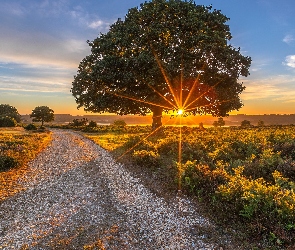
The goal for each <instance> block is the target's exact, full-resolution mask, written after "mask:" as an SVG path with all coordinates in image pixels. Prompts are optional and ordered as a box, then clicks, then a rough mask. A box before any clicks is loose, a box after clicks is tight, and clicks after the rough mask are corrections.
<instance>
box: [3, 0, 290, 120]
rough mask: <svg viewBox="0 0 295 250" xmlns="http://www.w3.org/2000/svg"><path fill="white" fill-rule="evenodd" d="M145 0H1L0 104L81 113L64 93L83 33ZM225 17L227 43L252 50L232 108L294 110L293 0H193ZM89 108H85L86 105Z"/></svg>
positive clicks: (85, 50)
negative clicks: (228, 34)
mask: <svg viewBox="0 0 295 250" xmlns="http://www.w3.org/2000/svg"><path fill="white" fill-rule="evenodd" d="M142 2H144V0H124V1H122V0H107V1H106V0H83V1H81V0H79V1H78V0H26V1H23V0H0V104H9V105H11V106H14V107H16V108H17V110H18V111H19V113H20V114H30V113H31V112H32V110H33V109H34V108H35V107H37V106H48V107H50V108H51V109H53V110H54V112H55V114H72V115H83V114H85V113H84V111H83V109H80V110H77V105H76V103H75V100H74V97H73V96H72V95H71V93H70V89H71V87H72V81H73V79H74V75H76V73H77V69H78V65H79V62H80V61H81V60H82V59H83V58H84V57H86V56H87V55H89V54H90V47H89V46H88V44H87V42H86V41H87V40H90V41H92V40H94V39H95V38H96V37H98V36H99V34H100V33H106V32H107V31H108V29H109V26H110V25H111V24H112V23H114V22H115V21H116V20H117V19H118V18H122V19H124V16H125V15H126V13H127V12H128V9H130V8H133V7H136V6H139V5H140V3H142ZM195 2H196V4H200V5H206V6H207V5H212V7H213V8H214V9H218V10H221V12H222V13H223V14H224V15H226V16H227V17H229V18H230V20H229V21H228V22H227V24H228V25H229V27H230V30H231V34H232V36H233V38H232V39H231V40H230V41H229V44H231V45H233V46H234V47H236V48H238V47H240V48H241V53H242V54H243V55H244V56H250V57H251V58H252V65H251V67H250V76H248V77H247V78H241V79H240V81H242V82H243V83H244V85H245V86H246V90H245V91H244V92H243V93H242V94H241V99H242V102H243V103H244V106H243V107H242V108H241V109H240V110H239V111H234V112H232V113H231V114H294V113H295V25H294V24H295V1H294V0H280V1H278V0H247V1H244V0H196V1H195ZM88 114H89V113H88Z"/></svg>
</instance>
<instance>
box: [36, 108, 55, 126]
mask: <svg viewBox="0 0 295 250" xmlns="http://www.w3.org/2000/svg"><path fill="white" fill-rule="evenodd" d="M30 117H33V122H41V126H42V127H43V124H44V122H51V121H53V120H54V111H53V110H52V109H50V108H49V107H47V106H38V107H36V108H35V109H34V110H32V114H30Z"/></svg>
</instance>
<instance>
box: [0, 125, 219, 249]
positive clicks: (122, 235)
mask: <svg viewBox="0 0 295 250" xmlns="http://www.w3.org/2000/svg"><path fill="white" fill-rule="evenodd" d="M29 168H30V169H29V171H28V174H27V175H26V176H25V178H23V179H22V181H21V184H22V185H23V186H24V187H25V190H24V191H22V192H20V193H18V194H16V195H15V196H12V197H10V198H8V199H6V200H4V201H2V202H1V203H0V249H9V250H11V249H104V248H105V249H219V248H217V246H216V245H214V244H211V243H208V242H207V243H206V242H205V240H204V239H205V236H204V235H202V228H204V230H205V229H206V228H208V227H213V226H212V225H211V224H210V222H209V221H208V220H207V219H205V218H203V217H202V216H200V215H199V214H198V211H196V208H195V207H194V206H193V205H192V204H191V203H190V201H189V199H187V198H186V197H183V196H181V195H179V196H177V197H175V201H174V202H172V203H169V204H168V203H167V202H166V201H165V200H164V199H162V198H160V197H157V196H156V195H155V194H152V193H151V192H150V191H149V190H148V189H147V188H146V187H145V186H143V185H142V184H141V182H140V180H139V179H137V178H135V177H133V176H132V175H131V173H129V172H128V171H127V170H126V169H125V168H124V166H122V165H120V164H118V163H116V162H115V161H114V160H113V159H112V157H111V156H110V155H109V154H108V153H107V152H106V151H105V150H103V149H101V148H100V147H99V146H97V145H96V144H94V143H93V142H92V141H90V140H88V139H86V138H84V137H82V136H81V135H79V134H77V133H75V132H72V131H64V130H53V140H52V143H51V145H50V146H49V147H47V148H46V149H45V150H44V151H43V152H41V153H40V154H39V155H38V157H37V158H36V159H35V160H33V161H32V162H31V163H30V165H29ZM196 231H198V232H197V233H196Z"/></svg>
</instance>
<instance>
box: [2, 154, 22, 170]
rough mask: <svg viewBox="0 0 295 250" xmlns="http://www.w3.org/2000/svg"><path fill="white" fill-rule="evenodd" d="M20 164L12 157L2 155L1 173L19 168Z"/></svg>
mask: <svg viewBox="0 0 295 250" xmlns="http://www.w3.org/2000/svg"><path fill="white" fill-rule="evenodd" d="M17 164H18V162H17V160H16V159H14V158H13V157H11V156H8V155H1V154H0V172H3V171H7V170H9V169H11V168H14V167H15V166H17Z"/></svg>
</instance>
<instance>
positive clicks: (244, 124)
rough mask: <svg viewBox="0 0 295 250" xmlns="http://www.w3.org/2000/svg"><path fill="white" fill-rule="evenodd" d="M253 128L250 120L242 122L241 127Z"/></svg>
mask: <svg viewBox="0 0 295 250" xmlns="http://www.w3.org/2000/svg"><path fill="white" fill-rule="evenodd" d="M250 126H251V122H250V121H248V120H244V121H242V122H241V127H243V128H246V127H250Z"/></svg>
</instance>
